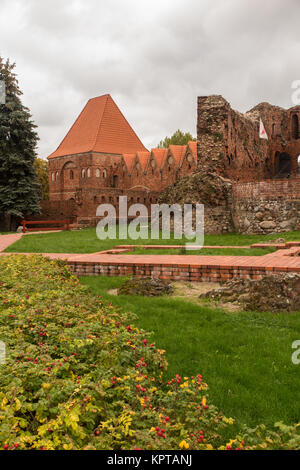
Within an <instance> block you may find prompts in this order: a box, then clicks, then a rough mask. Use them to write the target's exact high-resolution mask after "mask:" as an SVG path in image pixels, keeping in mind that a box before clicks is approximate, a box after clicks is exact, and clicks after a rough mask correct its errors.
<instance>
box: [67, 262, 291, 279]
mask: <svg viewBox="0 0 300 470" xmlns="http://www.w3.org/2000/svg"><path fill="white" fill-rule="evenodd" d="M68 264H69V266H70V268H71V270H72V271H73V273H74V274H76V275H77V276H135V277H144V276H153V277H158V278H160V279H165V280H173V281H194V282H196V281H198V282H222V281H228V280H230V279H233V278H247V279H249V278H250V279H261V278H262V277H263V276H266V275H268V274H272V273H274V272H287V271H291V272H300V266H299V267H295V266H293V267H268V266H266V267H254V266H253V267H251V266H230V265H228V266H220V265H211V266H210V265H200V266H195V265H188V264H186V265H180V266H179V265H176V264H170V265H162V264H161V265H158V264H155V265H154V264H146V263H145V264H143V263H141V264H137V263H135V264H133V263H115V264H110V263H103V262H102V263H97V262H94V263H93V262H80V261H75V262H72V261H68ZM299 264H300V263H299Z"/></svg>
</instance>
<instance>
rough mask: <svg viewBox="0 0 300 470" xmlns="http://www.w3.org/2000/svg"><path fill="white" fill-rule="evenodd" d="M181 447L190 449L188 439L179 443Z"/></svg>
mask: <svg viewBox="0 0 300 470" xmlns="http://www.w3.org/2000/svg"><path fill="white" fill-rule="evenodd" d="M179 447H180V449H189V447H190V446H189V445H188V443H187V442H186V441H181V442H180V444H179Z"/></svg>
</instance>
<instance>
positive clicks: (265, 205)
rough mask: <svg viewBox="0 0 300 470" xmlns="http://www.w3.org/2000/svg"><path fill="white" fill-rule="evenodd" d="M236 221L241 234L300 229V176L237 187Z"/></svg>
mask: <svg viewBox="0 0 300 470" xmlns="http://www.w3.org/2000/svg"><path fill="white" fill-rule="evenodd" d="M232 219H233V223H234V227H235V230H236V231H237V232H239V233H262V234H266V233H273V232H283V231H287V230H300V177H299V178H294V179H285V180H269V181H262V182H257V183H254V182H250V183H242V184H233V203H232Z"/></svg>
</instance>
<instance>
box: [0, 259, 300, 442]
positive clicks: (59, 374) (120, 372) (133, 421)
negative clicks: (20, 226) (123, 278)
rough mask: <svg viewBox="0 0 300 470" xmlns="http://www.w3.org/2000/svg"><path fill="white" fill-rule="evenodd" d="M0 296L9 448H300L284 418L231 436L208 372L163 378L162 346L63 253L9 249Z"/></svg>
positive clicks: (4, 426) (1, 386) (1, 420)
mask: <svg viewBox="0 0 300 470" xmlns="http://www.w3.org/2000/svg"><path fill="white" fill-rule="evenodd" d="M0 298H1V303H0V338H1V339H2V340H3V341H5V343H6V347H7V358H6V363H5V364H2V365H1V366H0V444H1V447H2V448H3V449H12V450H17V449H46V450H48V449H49V450H55V449H65V450H69V449H70V450H71V449H114V450H115V449H137V448H142V449H178V448H181V449H213V448H221V449H228V450H229V449H235V448H239V449H243V448H247V447H249V446H250V447H251V448H297V449H298V448H300V443H299V436H298V434H297V428H293V427H286V426H283V425H280V426H281V427H280V428H279V431H268V430H266V429H265V428H259V429H258V430H254V431H250V433H249V432H248V431H246V430H245V436H246V437H244V436H236V437H235V438H234V439H231V440H229V441H228V439H224V437H223V433H224V430H227V429H228V430H229V432H230V429H232V425H233V419H232V418H226V417H225V416H224V415H222V413H220V412H219V411H218V410H217V409H216V407H215V406H214V405H213V404H212V403H211V402H210V400H209V398H208V387H207V384H206V383H205V382H204V381H203V378H202V376H201V375H199V374H198V375H196V376H194V377H190V378H188V377H183V378H182V377H180V376H179V375H176V376H175V378H173V379H172V380H169V381H168V382H167V383H166V384H163V373H164V370H165V369H166V365H167V364H166V361H165V359H164V351H161V350H158V349H157V348H156V347H155V345H154V344H149V343H148V335H147V333H145V332H144V331H142V330H139V329H138V328H136V327H135V326H134V325H133V324H132V321H133V318H132V317H131V316H130V315H128V314H122V313H121V312H119V311H118V310H117V309H116V308H115V307H113V306H112V305H109V304H105V303H104V302H103V301H102V299H101V298H99V297H98V298H95V297H93V296H92V295H90V294H89V293H88V292H87V290H86V288H85V287H83V286H81V285H80V284H79V281H78V280H77V279H76V278H75V277H74V276H72V275H71V274H70V272H69V270H68V268H67V267H66V266H65V265H64V263H63V262H58V261H55V262H54V261H50V260H47V259H44V258H42V257H41V256H32V257H29V258H28V257H25V256H18V255H15V256H10V257H2V258H1V259H0ZM227 441H228V442H227Z"/></svg>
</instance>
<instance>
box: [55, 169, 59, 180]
mask: <svg viewBox="0 0 300 470" xmlns="http://www.w3.org/2000/svg"><path fill="white" fill-rule="evenodd" d="M58 176H59V174H58V171H57V172H56V175H55V179H56V180H58Z"/></svg>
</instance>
